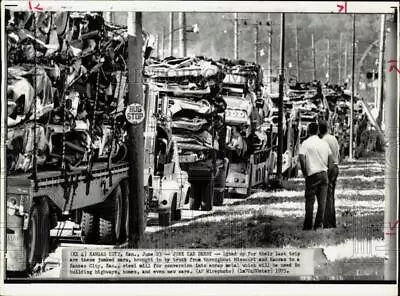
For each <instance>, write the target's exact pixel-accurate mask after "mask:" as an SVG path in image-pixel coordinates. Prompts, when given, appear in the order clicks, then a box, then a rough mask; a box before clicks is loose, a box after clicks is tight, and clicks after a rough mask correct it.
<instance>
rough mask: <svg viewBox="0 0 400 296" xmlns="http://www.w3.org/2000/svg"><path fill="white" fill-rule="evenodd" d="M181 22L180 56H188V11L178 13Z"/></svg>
mask: <svg viewBox="0 0 400 296" xmlns="http://www.w3.org/2000/svg"><path fill="white" fill-rule="evenodd" d="M178 22H179V28H180V29H179V56H180V57H185V56H186V13H184V12H179V14H178Z"/></svg>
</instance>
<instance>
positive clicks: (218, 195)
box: [214, 190, 228, 207]
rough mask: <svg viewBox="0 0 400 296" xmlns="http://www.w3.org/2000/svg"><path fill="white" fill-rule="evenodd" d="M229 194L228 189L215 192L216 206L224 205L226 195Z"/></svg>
mask: <svg viewBox="0 0 400 296" xmlns="http://www.w3.org/2000/svg"><path fill="white" fill-rule="evenodd" d="M227 194H228V192H227V191H226V190H224V191H215V192H214V206H217V207H219V206H222V205H223V204H224V199H225V196H226V195H227Z"/></svg>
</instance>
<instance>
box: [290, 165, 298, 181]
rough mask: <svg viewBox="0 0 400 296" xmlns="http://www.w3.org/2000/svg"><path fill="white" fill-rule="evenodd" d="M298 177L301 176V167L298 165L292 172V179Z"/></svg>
mask: <svg viewBox="0 0 400 296" xmlns="http://www.w3.org/2000/svg"><path fill="white" fill-rule="evenodd" d="M298 175H299V165H298V164H297V165H296V166H295V167H294V168H293V170H292V175H291V177H292V178H297V176H298Z"/></svg>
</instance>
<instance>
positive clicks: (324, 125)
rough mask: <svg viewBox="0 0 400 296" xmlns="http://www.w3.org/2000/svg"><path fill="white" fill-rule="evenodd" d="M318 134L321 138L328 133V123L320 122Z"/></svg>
mask: <svg viewBox="0 0 400 296" xmlns="http://www.w3.org/2000/svg"><path fill="white" fill-rule="evenodd" d="M318 125H319V133H320V134H321V135H322V136H323V135H325V134H326V133H327V132H328V123H327V122H326V121H325V120H321V121H320V122H319V123H318Z"/></svg>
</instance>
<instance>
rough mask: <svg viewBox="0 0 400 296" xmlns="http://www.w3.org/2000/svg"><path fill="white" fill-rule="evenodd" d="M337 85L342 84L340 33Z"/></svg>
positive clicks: (340, 35) (340, 37)
mask: <svg viewBox="0 0 400 296" xmlns="http://www.w3.org/2000/svg"><path fill="white" fill-rule="evenodd" d="M338 54H339V57H338V84H339V85H340V84H341V83H342V73H341V72H342V32H340V34H339V52H338Z"/></svg>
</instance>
